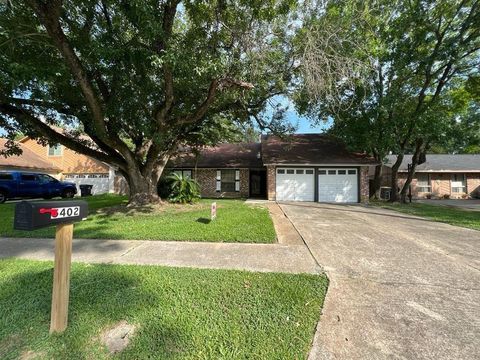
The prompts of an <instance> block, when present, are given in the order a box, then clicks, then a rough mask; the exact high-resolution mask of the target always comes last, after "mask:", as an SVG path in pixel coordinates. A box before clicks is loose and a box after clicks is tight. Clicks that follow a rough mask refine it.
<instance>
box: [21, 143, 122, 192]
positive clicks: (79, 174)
mask: <svg viewBox="0 0 480 360" xmlns="http://www.w3.org/2000/svg"><path fill="white" fill-rule="evenodd" d="M19 142H20V144H21V145H22V146H23V148H27V149H29V150H30V151H31V152H33V153H34V154H35V155H37V156H38V157H40V158H41V159H42V160H43V162H45V163H47V164H50V165H51V166H54V167H56V168H58V169H60V174H59V178H60V179H61V180H66V181H70V182H73V183H75V184H77V188H78V187H79V185H82V184H86V185H93V189H92V192H93V194H103V193H113V192H116V191H115V169H114V168H113V167H111V166H109V165H107V164H105V163H103V162H101V161H99V160H96V159H93V158H91V157H88V156H86V155H83V154H79V153H77V152H75V151H73V150H71V149H68V148H66V147H65V146H63V145H55V146H50V145H42V144H40V143H38V142H37V141H36V140H34V139H31V138H29V137H24V138H23V139H21V140H19ZM78 193H79V194H80V191H79V192H78Z"/></svg>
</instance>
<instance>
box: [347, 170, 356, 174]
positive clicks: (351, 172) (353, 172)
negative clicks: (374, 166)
mask: <svg viewBox="0 0 480 360" xmlns="http://www.w3.org/2000/svg"><path fill="white" fill-rule="evenodd" d="M356 174H357V170H355V169H350V170H348V175H356Z"/></svg>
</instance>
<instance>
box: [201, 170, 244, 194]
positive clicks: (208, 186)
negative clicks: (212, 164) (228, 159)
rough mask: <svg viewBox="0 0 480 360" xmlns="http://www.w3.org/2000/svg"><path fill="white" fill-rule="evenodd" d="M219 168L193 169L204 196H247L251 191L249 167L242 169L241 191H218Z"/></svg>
mask: <svg viewBox="0 0 480 360" xmlns="http://www.w3.org/2000/svg"><path fill="white" fill-rule="evenodd" d="M217 170H221V169H197V170H196V171H193V177H194V178H195V179H196V180H197V182H198V184H199V185H200V191H201V194H202V197H206V198H247V197H248V196H249V191H250V186H249V184H250V179H249V177H250V172H249V170H248V169H236V170H240V191H235V192H219V191H217Z"/></svg>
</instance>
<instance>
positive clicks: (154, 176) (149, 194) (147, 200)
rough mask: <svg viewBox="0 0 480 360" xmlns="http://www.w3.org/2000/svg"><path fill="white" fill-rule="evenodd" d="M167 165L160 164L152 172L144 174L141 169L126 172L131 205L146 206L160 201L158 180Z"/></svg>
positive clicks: (129, 203)
mask: <svg viewBox="0 0 480 360" xmlns="http://www.w3.org/2000/svg"><path fill="white" fill-rule="evenodd" d="M164 169H165V166H163V165H162V166H158V167H156V168H155V169H154V171H152V173H150V174H145V175H143V174H142V173H141V172H140V171H138V170H134V171H131V172H129V173H127V174H126V176H127V182H128V185H129V187H130V195H129V202H128V205H129V206H144V205H148V204H154V203H159V202H160V201H161V199H160V196H159V195H158V181H159V179H160V176H161V175H162V173H163V170H164Z"/></svg>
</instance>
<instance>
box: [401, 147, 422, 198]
mask: <svg viewBox="0 0 480 360" xmlns="http://www.w3.org/2000/svg"><path fill="white" fill-rule="evenodd" d="M422 151H423V139H417V141H416V144H415V152H414V154H413V156H412V163H411V165H410V167H409V169H408V175H407V180H405V184H403V187H402V191H401V192H400V200H401V202H402V203H406V202H407V191H408V188H409V187H410V184H411V183H412V180H413V176H414V175H415V169H416V167H417V164H418V160H419V159H420V154H421V153H422Z"/></svg>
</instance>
